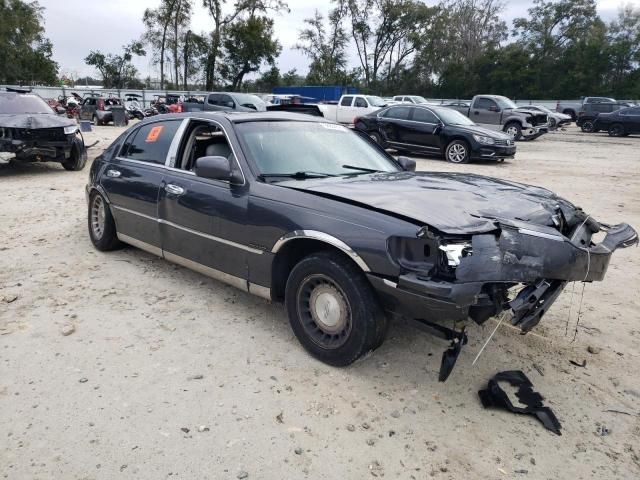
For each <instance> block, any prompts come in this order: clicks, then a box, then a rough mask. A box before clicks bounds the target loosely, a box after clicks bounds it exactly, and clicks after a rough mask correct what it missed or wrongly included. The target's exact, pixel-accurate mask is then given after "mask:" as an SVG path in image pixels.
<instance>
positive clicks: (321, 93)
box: [273, 85, 358, 103]
mask: <svg viewBox="0 0 640 480" xmlns="http://www.w3.org/2000/svg"><path fill="white" fill-rule="evenodd" d="M356 93H358V89H356V88H355V87H340V86H337V85H332V86H303V87H274V89H273V94H274V95H299V96H301V97H304V98H305V103H320V102H337V101H338V100H340V97H341V96H342V95H353V94H356ZM311 99H313V100H311Z"/></svg>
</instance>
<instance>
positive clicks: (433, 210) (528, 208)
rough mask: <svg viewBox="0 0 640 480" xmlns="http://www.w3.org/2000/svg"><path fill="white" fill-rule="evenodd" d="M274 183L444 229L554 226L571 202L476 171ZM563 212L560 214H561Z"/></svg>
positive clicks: (570, 209)
mask: <svg viewBox="0 0 640 480" xmlns="http://www.w3.org/2000/svg"><path fill="white" fill-rule="evenodd" d="M277 185H279V186H282V187H287V188H293V189H296V190H300V191H304V192H308V193H311V194H316V195H320V196H324V197H327V198H332V199H334V200H339V201H347V202H349V203H352V204H356V205H358V206H362V207H364V208H371V209H374V210H377V211H382V212H385V213H389V214H392V215H395V216H398V217H401V218H404V219H408V220H410V221H412V222H413V223H417V224H419V225H422V226H430V227H432V228H435V229H437V230H439V231H441V232H444V233H449V234H454V235H455V234H465V235H466V234H475V233H483V232H490V231H495V230H496V229H498V228H499V225H498V224H506V225H512V226H517V227H522V226H523V225H525V224H526V225H527V228H529V227H533V229H535V230H537V231H542V232H549V231H550V229H553V231H556V230H555V227H554V225H558V224H559V222H560V221H561V218H562V216H564V217H565V218H566V219H567V220H569V219H571V218H573V216H574V213H575V211H576V207H575V206H574V205H572V204H571V203H569V202H568V201H566V200H564V199H562V198H561V197H558V196H557V195H556V194H554V193H553V192H551V191H549V190H546V189H544V188H540V187H535V186H531V185H525V184H521V183H516V182H510V181H508V180H502V179H498V178H491V177H485V176H481V175H473V174H465V173H448V172H415V173H414V172H397V173H375V174H367V175H357V176H356V175H354V176H349V177H330V178H323V179H317V180H316V179H312V180H288V181H285V182H279V183H277ZM560 212H562V215H560Z"/></svg>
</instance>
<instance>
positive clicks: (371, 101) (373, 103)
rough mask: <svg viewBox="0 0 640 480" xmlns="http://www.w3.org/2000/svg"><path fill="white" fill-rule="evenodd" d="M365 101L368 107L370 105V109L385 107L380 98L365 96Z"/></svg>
mask: <svg viewBox="0 0 640 480" xmlns="http://www.w3.org/2000/svg"><path fill="white" fill-rule="evenodd" d="M367 100H368V101H369V105H371V106H372V107H386V106H387V102H385V101H384V100H383V99H382V98H380V97H375V96H373V95H368V96H367Z"/></svg>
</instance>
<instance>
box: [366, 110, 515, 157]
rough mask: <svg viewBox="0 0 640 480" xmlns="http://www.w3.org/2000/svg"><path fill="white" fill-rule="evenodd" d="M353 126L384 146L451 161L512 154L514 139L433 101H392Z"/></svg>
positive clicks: (509, 155) (512, 155) (510, 155)
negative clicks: (414, 102)
mask: <svg viewBox="0 0 640 480" xmlns="http://www.w3.org/2000/svg"><path fill="white" fill-rule="evenodd" d="M354 124H355V128H356V130H359V131H362V132H364V133H366V134H367V135H369V137H371V139H372V140H373V141H375V142H376V143H377V144H378V145H380V146H381V147H383V148H393V149H395V150H396V151H398V152H399V153H405V152H415V153H426V154H436V155H443V156H444V158H445V159H446V160H448V161H449V162H452V163H467V162H469V161H471V160H474V159H476V160H499V161H503V160H504V159H505V158H513V157H514V155H515V153H516V145H515V141H514V140H512V139H511V137H509V136H508V135H507V134H505V133H502V132H496V131H495V130H489V129H487V128H483V127H480V126H478V125H476V124H475V123H473V122H472V121H471V120H470V119H469V118H467V117H465V116H464V115H462V114H461V113H460V112H456V111H455V110H452V109H450V108H446V107H439V106H433V105H429V106H427V105H393V106H390V107H387V108H383V109H382V110H379V111H377V112H374V113H370V114H369V115H365V116H364V117H357V118H356V119H354Z"/></svg>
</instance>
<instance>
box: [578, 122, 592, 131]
mask: <svg viewBox="0 0 640 480" xmlns="http://www.w3.org/2000/svg"><path fill="white" fill-rule="evenodd" d="M580 130H582V131H583V132H585V133H592V132H593V131H594V126H593V121H592V120H585V121H584V122H582V125H580Z"/></svg>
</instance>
